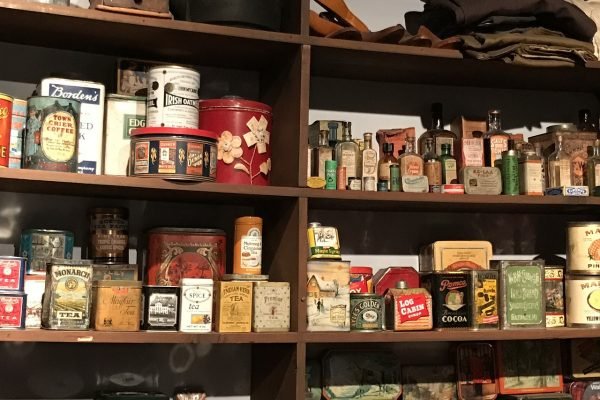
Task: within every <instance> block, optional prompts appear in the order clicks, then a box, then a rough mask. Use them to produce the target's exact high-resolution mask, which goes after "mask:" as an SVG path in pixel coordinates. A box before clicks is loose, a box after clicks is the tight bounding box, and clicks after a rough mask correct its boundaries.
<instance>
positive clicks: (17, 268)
mask: <svg viewBox="0 0 600 400" xmlns="http://www.w3.org/2000/svg"><path fill="white" fill-rule="evenodd" d="M26 264H27V259H26V258H23V257H9V256H0V290H3V291H15V292H22V291H23V287H24V282H25V266H26Z"/></svg>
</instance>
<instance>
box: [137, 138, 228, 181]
mask: <svg viewBox="0 0 600 400" xmlns="http://www.w3.org/2000/svg"><path fill="white" fill-rule="evenodd" d="M129 175H130V176H141V177H158V178H163V179H177V180H192V181H201V182H214V181H215V179H216V178H217V136H216V135H215V134H214V133H213V132H211V131H206V130H200V129H191V128H139V129H134V130H133V131H132V132H131V158H130V160H129Z"/></svg>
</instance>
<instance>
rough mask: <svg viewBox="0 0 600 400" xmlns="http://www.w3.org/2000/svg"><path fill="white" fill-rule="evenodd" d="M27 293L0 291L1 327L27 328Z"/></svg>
mask: <svg viewBox="0 0 600 400" xmlns="http://www.w3.org/2000/svg"><path fill="white" fill-rule="evenodd" d="M26 303H27V295H26V294H25V293H23V292H3V291H0V329H25V315H26V309H25V307H26Z"/></svg>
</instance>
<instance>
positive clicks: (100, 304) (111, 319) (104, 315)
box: [93, 280, 142, 332]
mask: <svg viewBox="0 0 600 400" xmlns="http://www.w3.org/2000/svg"><path fill="white" fill-rule="evenodd" d="M93 294H94V295H93V298H94V303H93V315H94V318H93V322H94V323H93V327H94V329H96V330H97V331H127V332H135V331H139V330H140V319H141V316H142V315H141V303H142V282H139V281H112V280H110V281H98V282H95V283H94V290H93Z"/></svg>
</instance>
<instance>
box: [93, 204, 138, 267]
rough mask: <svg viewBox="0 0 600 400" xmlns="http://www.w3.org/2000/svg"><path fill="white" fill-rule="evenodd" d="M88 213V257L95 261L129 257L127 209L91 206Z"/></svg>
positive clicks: (113, 260)
mask: <svg viewBox="0 0 600 400" xmlns="http://www.w3.org/2000/svg"><path fill="white" fill-rule="evenodd" d="M89 215H90V247H89V257H90V258H91V259H93V260H94V261H95V262H127V261H128V259H129V219H128V217H129V210H127V209H126V208H93V209H91V210H90V212H89Z"/></svg>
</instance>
